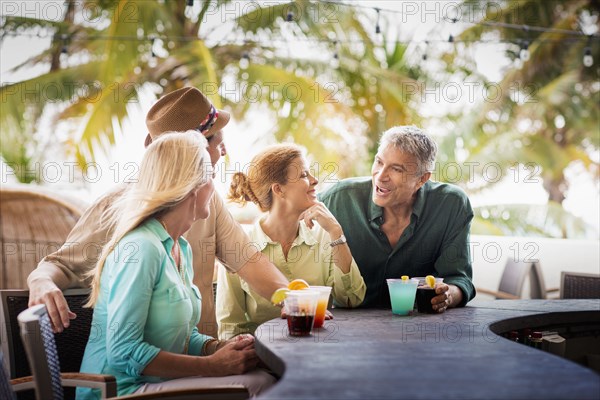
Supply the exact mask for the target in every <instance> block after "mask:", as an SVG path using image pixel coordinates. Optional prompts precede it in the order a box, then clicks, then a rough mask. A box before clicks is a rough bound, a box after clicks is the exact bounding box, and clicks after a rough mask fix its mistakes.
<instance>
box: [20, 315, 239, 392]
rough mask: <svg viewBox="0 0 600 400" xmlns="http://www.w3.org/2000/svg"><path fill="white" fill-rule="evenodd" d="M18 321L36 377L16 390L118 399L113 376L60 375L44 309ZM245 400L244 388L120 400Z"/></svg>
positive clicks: (48, 321)
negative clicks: (74, 390)
mask: <svg viewBox="0 0 600 400" xmlns="http://www.w3.org/2000/svg"><path fill="white" fill-rule="evenodd" d="M18 320H19V327H20V329H21V338H22V339H23V344H24V345H25V350H26V353H27V358H28V360H29V364H30V365H31V369H32V371H33V376H31V377H26V378H20V379H18V380H13V381H12V384H13V388H15V389H16V390H19V389H20V387H22V386H24V385H26V384H27V383H28V382H33V386H34V388H35V393H36V399H37V400H46V399H53V400H62V399H64V397H65V396H64V389H63V386H68V387H88V388H97V389H100V390H101V393H102V398H113V397H114V396H115V395H116V391H117V382H116V379H115V377H114V376H111V375H99V374H87V373H61V372H60V370H61V368H60V357H59V355H58V351H57V348H56V345H55V342H54V334H53V333H52V329H51V327H50V318H49V317H48V313H47V311H46V306H45V305H43V304H38V305H36V306H33V307H31V308H28V309H27V310H25V311H23V312H22V313H20V314H19V316H18ZM67 330H68V329H67ZM65 332H66V331H65ZM246 398H248V391H247V390H246V389H245V388H244V387H243V386H241V385H239V386H234V387H215V388H202V389H191V390H172V391H163V392H158V393H148V394H145V393H144V394H133V395H129V396H124V397H121V399H131V400H148V399H171V400H191V399H196V400H202V399H204V400H208V399H211V400H241V399H246Z"/></svg>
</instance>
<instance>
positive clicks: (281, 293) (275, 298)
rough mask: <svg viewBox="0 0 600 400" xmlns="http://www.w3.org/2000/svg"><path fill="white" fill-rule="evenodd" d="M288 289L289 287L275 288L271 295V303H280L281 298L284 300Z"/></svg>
mask: <svg viewBox="0 0 600 400" xmlns="http://www.w3.org/2000/svg"><path fill="white" fill-rule="evenodd" d="M289 291H290V289H288V288H279V289H277V290H276V291H275V292H274V293H273V295H272V296H271V303H273V304H279V303H281V302H282V301H283V300H285V298H286V297H287V294H288V292H289Z"/></svg>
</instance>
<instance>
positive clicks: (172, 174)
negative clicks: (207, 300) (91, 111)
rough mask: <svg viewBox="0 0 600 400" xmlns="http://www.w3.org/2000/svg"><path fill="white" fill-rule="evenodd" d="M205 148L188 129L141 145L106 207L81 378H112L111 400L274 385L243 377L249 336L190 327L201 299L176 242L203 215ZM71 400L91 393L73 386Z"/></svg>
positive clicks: (253, 360) (207, 178)
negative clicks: (228, 336) (117, 196)
mask: <svg viewBox="0 0 600 400" xmlns="http://www.w3.org/2000/svg"><path fill="white" fill-rule="evenodd" d="M206 146H207V142H206V139H205V138H204V137H203V136H202V135H200V134H198V133H197V132H195V131H188V132H185V133H179V132H174V133H169V134H165V135H163V136H162V137H161V138H159V139H158V140H156V141H155V142H154V143H152V144H151V145H150V146H149V147H148V149H147V151H146V153H145V155H144V158H143V160H142V163H141V166H140V174H139V178H138V181H137V182H135V183H133V184H131V186H130V187H129V188H128V189H127V193H126V194H125V195H124V196H123V197H122V200H119V201H118V202H117V203H115V204H113V205H112V206H111V207H110V208H109V210H107V215H106V217H107V220H108V221H112V222H113V223H114V225H115V228H114V233H113V236H112V237H111V239H110V240H109V242H108V243H107V244H106V246H105V247H104V249H103V252H102V254H101V256H100V259H99V262H98V265H97V267H96V269H95V270H94V272H93V273H94V275H93V283H92V294H91V296H90V301H89V303H88V305H89V306H93V307H94V317H93V321H92V330H91V333H90V338H89V340H88V344H87V347H86V350H85V354H84V358H83V361H82V365H81V371H82V372H89V373H100V374H110V375H114V376H115V377H116V379H117V390H118V395H119V396H121V395H125V394H130V393H134V392H137V393H141V392H152V391H160V390H171V389H185V388H199V387H210V386H215V385H219V386H223V385H227V384H236V385H237V384H243V385H245V386H246V387H247V388H248V390H249V392H250V394H251V395H254V394H256V393H258V392H259V391H260V390H261V389H263V388H264V387H267V386H269V385H270V384H271V383H272V382H273V381H274V379H273V378H272V377H271V376H270V375H269V374H267V373H266V372H263V371H258V370H255V371H252V372H250V373H247V374H244V373H245V372H247V371H249V370H250V369H252V368H254V367H255V366H256V364H257V361H258V359H257V356H256V353H255V351H254V347H253V340H252V338H249V337H243V338H242V339H241V340H237V341H230V342H228V343H225V342H218V341H216V340H215V339H213V338H211V337H209V336H206V335H203V334H200V333H199V332H198V329H197V328H196V324H197V323H198V322H199V320H200V306H201V298H200V292H199V290H198V288H197V287H196V286H194V285H193V284H192V279H193V268H192V252H191V249H190V247H189V244H188V243H187V241H186V240H185V239H184V238H183V237H182V236H181V235H182V234H183V233H184V232H186V231H187V230H188V229H189V228H190V226H191V225H192V223H193V222H194V221H195V220H196V219H204V218H207V217H208V215H209V201H210V198H211V196H212V195H213V192H214V187H213V183H212V166H211V164H210V158H209V155H208V153H207V152H206ZM240 374H244V375H240ZM177 378H179V379H177ZM77 398H78V399H96V398H99V393H98V392H97V391H95V390H92V389H83V388H80V389H78V391H77Z"/></svg>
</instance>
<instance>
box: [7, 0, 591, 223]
mask: <svg viewBox="0 0 600 400" xmlns="http://www.w3.org/2000/svg"><path fill="white" fill-rule="evenodd" d="M196 3H198V2H196ZM261 3H266V2H265V1H262V2H261ZM457 3H458V2H434V1H427V2H422V1H420V2H415V1H392V0H388V1H357V2H355V4H358V5H360V6H367V7H379V8H380V9H382V12H381V15H382V24H381V25H382V29H384V30H385V33H386V35H388V37H390V38H396V37H398V35H399V37H400V38H401V39H403V40H408V39H412V40H413V41H415V42H419V43H418V44H415V45H414V47H413V48H412V49H411V51H412V52H414V53H415V54H418V55H419V57H420V54H422V52H423V51H424V49H425V44H424V43H422V42H423V41H425V40H429V41H431V42H432V43H431V44H430V45H429V46H431V48H429V49H428V50H427V52H428V54H435V51H436V50H435V48H434V46H435V45H438V46H447V44H446V43H442V42H444V41H445V40H446V39H447V38H448V35H449V34H451V33H452V34H458V33H459V32H460V31H461V30H463V29H464V28H465V27H466V26H467V25H465V24H461V23H457V24H452V23H450V22H448V20H449V19H451V18H452V17H454V16H456V12H457V9H456V4H457ZM247 4H248V3H243V2H238V3H237V5H235V6H233V7H235V8H233V9H230V10H229V11H228V15H227V16H226V19H227V18H231V17H232V16H234V15H236V13H239V12H241V10H243V7H248V5H247ZM60 5H62V1H43V2H41V1H27V2H23V1H14V2H11V1H2V2H0V15H3V14H8V13H10V14H14V13H15V12H21V13H25V14H28V15H29V16H33V15H37V16H39V15H51V13H54V12H55V10H56V7H57V6H60ZM197 6H198V4H197ZM321 6H322V7H319V8H317V9H316V12H318V13H319V14H318V15H319V17H323V18H325V17H330V16H332V15H334V14H332V13H331V8H327V7H326V6H325V5H321ZM15 7H17V8H15ZM387 10H395V11H399V12H401V13H390V12H387ZM367 12H369V13H371V14H372V15H373V18H374V16H375V15H376V13H375V11H374V10H373V11H367ZM219 17H220V15H214V16H211V17H210V18H212V19H209V24H208V28H209V29H213V27H214V28H215V30H214V32H213V33H212V35H213V36H212V37H213V38H215V39H216V40H218V39H219V38H220V35H227V34H228V32H229V30H228V28H227V24H222V20H221V18H219ZM479 17H480V16H478V15H476V14H474V13H472V12H469V10H467V11H462V15H461V20H463V21H475V20H477V19H478V18H479ZM387 20H389V21H391V24H387V23H386V21H387ZM374 29H375V27H374V26H373V30H374ZM398 29H399V31H398ZM436 41H439V42H437V44H433V43H434V42H436ZM48 44H49V39H40V38H29V37H28V38H23V37H21V38H11V37H6V38H5V39H4V41H3V42H2V45H1V46H0V83H2V84H5V83H8V82H14V81H18V80H22V79H26V78H29V77H33V76H36V75H38V74H40V73H43V72H45V71H46V68H47V67H45V66H36V67H32V68H27V69H23V70H21V71H19V72H18V73H10V72H9V70H10V69H11V68H13V67H14V66H16V65H19V64H20V63H22V62H23V61H25V60H26V59H27V58H28V57H30V56H31V55H32V54H36V53H39V52H40V51H42V50H43V49H45V48H46V47H47V46H48ZM298 46H302V44H298ZM25 48H26V49H27V51H24V49H25ZM298 49H299V48H295V50H296V51H302V50H301V49H300V50H298ZM307 51H310V50H307ZM470 51H473V53H472V56H473V57H474V59H475V60H476V62H477V67H478V70H479V72H480V73H482V74H484V75H485V76H486V77H487V78H488V79H490V80H491V81H497V80H499V79H500V78H501V76H502V71H503V68H506V67H507V66H508V61H507V60H506V59H505V58H504V56H503V51H502V49H501V48H500V47H499V45H498V44H480V45H478V46H476V48H475V50H470ZM430 59H431V57H430ZM431 62H432V63H435V60H431ZM431 65H434V64H431ZM442 85H446V86H442V87H441V88H439V89H438V94H439V93H442V95H441V99H442V102H441V103H440V102H439V101H437V100H438V99H436V94H435V93H433V92H435V90H433V89H432V90H433V92H430V94H428V95H426V98H424V99H423V100H424V101H423V113H424V114H425V115H432V116H435V115H440V113H445V112H446V111H447V110H450V109H452V108H453V107H454V108H457V107H465V106H466V107H468V106H469V100H464V99H467V98H468V96H467V93H468V91H469V90H472V89H470V88H469V87H468V86H465V85H464V83H461V82H446V83H442ZM446 89H447V91H445V92H444V90H446ZM452 91H454V93H457V91H458V95H461V96H462V101H459V102H456V103H453V102H452V101H450V102H446V103H444V101H443V100H444V98H445V97H447V96H445V95H444V94H446V95H448V94H452V93H453V92H452ZM153 101H154V99H153V97H152V94H151V93H148V94H147V95H146V96H142V99H141V102H140V103H139V104H134V105H132V107H131V109H130V110H129V115H130V119H129V120H128V121H126V122H125V124H124V131H125V132H126V134H123V132H120V131H119V130H117V131H116V140H117V144H116V146H115V147H114V148H113V149H112V150H111V151H110V154H108V155H100V157H99V159H98V168H99V170H100V172H101V174H100V175H99V176H98V177H96V175H95V172H94V171H90V176H89V177H88V181H89V182H92V181H93V183H88V184H87V185H86V186H85V188H83V193H87V195H86V197H88V198H95V197H97V196H99V195H100V194H102V193H103V192H104V191H105V190H106V189H107V188H109V187H110V186H112V185H113V184H114V182H115V181H123V180H124V178H125V177H127V176H128V175H129V174H131V173H132V172H135V169H136V167H135V165H137V163H138V162H139V160H140V159H141V155H142V153H143V139H144V137H145V135H146V128H145V124H144V116H145V112H146V111H147V110H148V109H149V107H150V106H151V104H152V102H153ZM465 101H466V104H465ZM470 103H473V101H471V102H470ZM273 124H274V121H273V120H269V119H268V118H265V116H264V114H263V113H260V111H258V112H257V111H255V112H253V114H251V115H247V117H246V119H245V120H244V121H241V122H236V121H232V122H231V123H230V124H229V126H228V128H227V138H226V142H227V147H228V151H229V159H230V161H231V164H230V165H229V166H227V167H225V165H224V164H222V165H220V166H219V168H220V171H222V173H226V172H223V171H225V168H227V170H228V171H231V170H232V169H234V168H236V166H239V165H243V164H244V163H246V162H248V161H249V160H250V158H251V156H252V155H253V152H252V151H248V149H252V148H260V147H261V146H263V145H265V144H267V143H269V142H270V140H272V139H270V138H268V137H266V136H265V135H264V132H266V131H269V130H270V129H271V127H272V125H273ZM426 128H429V129H430V131H431V133H433V134H434V135H437V134H443V127H437V126H430V127H426ZM59 163H60V161H59ZM567 172H568V173H567V176H569V180H570V188H569V192H568V197H567V200H565V202H564V206H565V208H566V209H567V210H569V211H570V212H572V213H573V214H575V215H577V216H581V217H583V218H585V219H586V221H588V222H589V223H590V224H591V225H592V226H594V227H595V228H596V231H597V232H598V231H599V230H600V229H599V225H600V211H599V210H600V198H599V193H598V183H597V182H594V181H593V179H591V178H589V176H587V175H586V174H585V173H582V171H581V167H580V166H573V168H571V169H569V171H567ZM229 173H231V172H229ZM521 176H524V174H521ZM60 185H61V187H62V188H64V189H65V190H70V189H71V188H72V185H71V186H68V185H67V186H65V182H61V183H60ZM226 189H227V183H226V182H221V183H220V184H219V185H218V190H220V191H221V192H222V193H223V192H225V191H226ZM61 190H62V189H61ZM75 190H77V191H78V194H81V193H82V188H81V187H78V188H76V189H75ZM471 199H472V202H473V205H475V206H477V205H484V204H494V203H500V204H507V203H521V204H523V203H528V204H540V205H543V204H545V203H546V201H547V194H546V192H545V191H544V190H543V188H542V186H541V184H525V183H524V182H523V181H522V180H518V179H517V180H515V179H514V177H508V176H507V177H506V179H505V180H504V181H503V182H502V183H501V184H500V185H498V186H497V187H496V188H495V189H493V190H491V191H487V192H484V193H480V194H478V195H475V196H471Z"/></svg>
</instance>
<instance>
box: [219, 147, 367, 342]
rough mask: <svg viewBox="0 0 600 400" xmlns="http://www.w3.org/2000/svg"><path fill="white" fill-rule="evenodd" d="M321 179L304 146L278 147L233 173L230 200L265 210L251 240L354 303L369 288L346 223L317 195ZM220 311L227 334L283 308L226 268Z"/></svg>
mask: <svg viewBox="0 0 600 400" xmlns="http://www.w3.org/2000/svg"><path fill="white" fill-rule="evenodd" d="M317 183H318V181H317V179H316V178H315V177H314V176H312V175H311V174H310V172H309V170H308V164H307V161H306V158H305V157H304V155H303V151H302V149H301V148H300V147H298V146H295V145H290V144H285V145H276V146H272V147H269V148H267V149H266V150H264V151H262V152H261V153H259V154H258V155H257V156H255V157H254V159H253V160H252V162H251V163H250V167H249V169H248V174H247V175H246V174H244V173H241V172H238V173H236V174H235V175H234V176H233V182H232V184H231V188H230V193H229V198H230V199H231V200H233V201H235V202H238V203H241V204H244V203H246V202H248V201H251V202H253V203H255V204H256V205H258V207H259V208H260V209H261V211H263V212H266V215H265V216H263V217H262V218H260V219H259V220H258V221H257V222H256V223H255V224H254V226H253V228H252V231H251V232H250V239H251V241H252V242H253V244H254V246H256V247H257V248H258V249H259V250H261V251H262V253H263V254H265V255H266V256H267V257H269V260H270V261H271V262H272V263H273V264H275V266H277V268H279V270H280V271H281V272H282V273H283V274H284V275H285V276H286V278H287V279H289V280H292V279H296V278H302V279H304V280H306V281H307V282H308V283H309V284H310V285H319V286H332V287H333V289H332V293H333V299H334V302H335V304H336V305H337V306H340V307H356V306H358V305H359V304H360V303H361V302H362V301H363V299H364V296H365V292H366V286H365V283H364V280H363V278H362V276H361V275H360V272H359V270H358V267H357V265H356V263H355V262H354V259H353V258H352V254H351V253H350V249H349V248H348V245H347V244H346V242H345V237H344V235H343V232H342V228H341V226H340V224H339V223H338V222H337V221H336V219H335V218H334V217H333V215H331V213H330V212H329V211H328V210H327V208H326V207H325V206H324V205H323V204H322V203H319V202H318V201H317V193H316V190H315V187H316V185H317ZM315 222H316V223H315ZM216 309H217V322H218V325H219V337H220V338H221V339H227V338H231V337H234V336H235V335H239V334H242V333H254V330H255V329H256V327H257V326H258V325H260V324H261V323H263V322H265V321H268V320H270V319H273V318H277V317H279V316H280V314H281V309H280V308H278V307H276V306H273V305H272V304H271V303H270V302H269V301H267V300H265V299H264V298H262V297H261V296H259V295H257V293H255V292H254V291H253V290H252V289H250V287H249V286H248V283H247V282H245V281H244V280H243V279H241V278H239V277H237V276H235V275H232V274H229V273H227V272H225V270H224V269H223V268H219V272H218V284H217V306H216Z"/></svg>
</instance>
